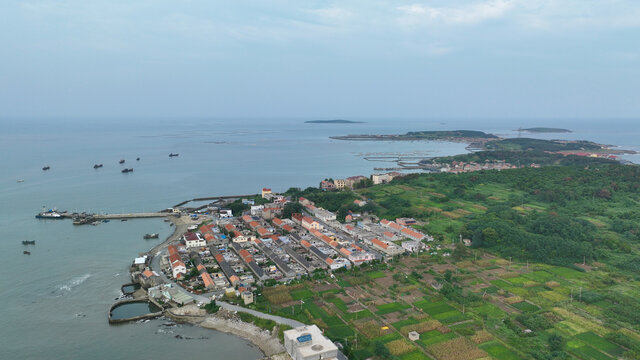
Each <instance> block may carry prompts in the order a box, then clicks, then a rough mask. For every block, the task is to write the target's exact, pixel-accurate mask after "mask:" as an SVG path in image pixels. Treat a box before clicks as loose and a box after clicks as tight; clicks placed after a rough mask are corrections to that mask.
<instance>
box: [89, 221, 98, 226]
mask: <svg viewBox="0 0 640 360" xmlns="http://www.w3.org/2000/svg"><path fill="white" fill-rule="evenodd" d="M91 225H93V226H96V225H100V221H94V222H92V223H91Z"/></svg>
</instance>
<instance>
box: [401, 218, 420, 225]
mask: <svg viewBox="0 0 640 360" xmlns="http://www.w3.org/2000/svg"><path fill="white" fill-rule="evenodd" d="M396 222H397V223H398V224H400V225H402V226H411V225H414V224H415V223H416V222H417V221H416V219H414V218H397V219H396Z"/></svg>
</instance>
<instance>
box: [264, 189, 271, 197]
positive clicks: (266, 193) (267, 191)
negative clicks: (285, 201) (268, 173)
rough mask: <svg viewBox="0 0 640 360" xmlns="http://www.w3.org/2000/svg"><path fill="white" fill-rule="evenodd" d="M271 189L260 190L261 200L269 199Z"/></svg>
mask: <svg viewBox="0 0 640 360" xmlns="http://www.w3.org/2000/svg"><path fill="white" fill-rule="evenodd" d="M271 194H272V193H271V189H269V188H262V198H263V199H266V198H268V197H271Z"/></svg>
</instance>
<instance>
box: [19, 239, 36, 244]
mask: <svg viewBox="0 0 640 360" xmlns="http://www.w3.org/2000/svg"><path fill="white" fill-rule="evenodd" d="M35 244H36V241H35V240H22V245H35Z"/></svg>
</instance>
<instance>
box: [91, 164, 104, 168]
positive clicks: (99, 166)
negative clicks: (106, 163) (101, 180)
mask: <svg viewBox="0 0 640 360" xmlns="http://www.w3.org/2000/svg"><path fill="white" fill-rule="evenodd" d="M101 167H102V164H95V165H93V168H94V169H98V168H101Z"/></svg>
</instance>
